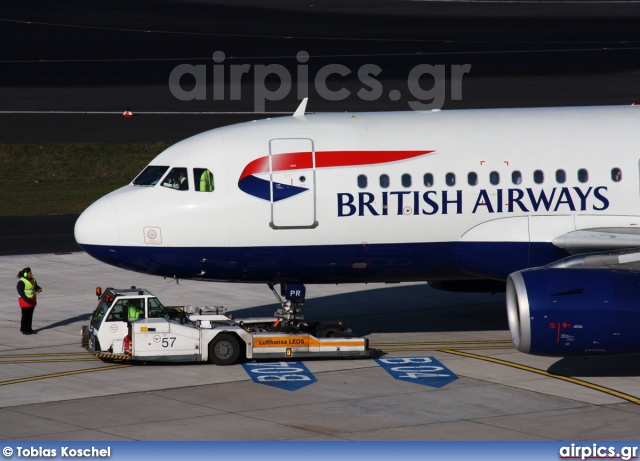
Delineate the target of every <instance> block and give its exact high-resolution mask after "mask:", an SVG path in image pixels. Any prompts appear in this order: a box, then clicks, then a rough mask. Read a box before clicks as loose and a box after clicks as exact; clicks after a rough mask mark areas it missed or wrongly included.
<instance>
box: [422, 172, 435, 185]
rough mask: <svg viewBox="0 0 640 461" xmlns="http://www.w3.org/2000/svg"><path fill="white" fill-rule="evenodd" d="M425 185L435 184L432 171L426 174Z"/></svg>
mask: <svg viewBox="0 0 640 461" xmlns="http://www.w3.org/2000/svg"><path fill="white" fill-rule="evenodd" d="M424 185H425V186H427V187H431V186H433V175H432V174H431V173H425V174H424Z"/></svg>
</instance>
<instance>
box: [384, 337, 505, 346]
mask: <svg viewBox="0 0 640 461" xmlns="http://www.w3.org/2000/svg"><path fill="white" fill-rule="evenodd" d="M511 343H512V342H511V340H510V339H489V340H486V341H414V342H406V343H378V344H372V346H376V347H382V346H436V345H442V344H447V345H449V344H452V345H465V344H511Z"/></svg>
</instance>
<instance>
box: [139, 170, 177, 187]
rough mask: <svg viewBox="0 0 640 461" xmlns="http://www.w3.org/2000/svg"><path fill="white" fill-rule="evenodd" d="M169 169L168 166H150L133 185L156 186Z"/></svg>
mask: <svg viewBox="0 0 640 461" xmlns="http://www.w3.org/2000/svg"><path fill="white" fill-rule="evenodd" d="M168 169H169V167H168V166H158V165H149V166H148V167H146V168H145V169H144V170H143V171H142V173H140V174H139V175H138V176H137V177H136V179H134V180H133V184H134V185H136V186H155V185H156V184H158V181H160V178H162V175H163V174H165V172H166V171H167V170H168Z"/></svg>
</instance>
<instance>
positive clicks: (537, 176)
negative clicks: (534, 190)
mask: <svg viewBox="0 0 640 461" xmlns="http://www.w3.org/2000/svg"><path fill="white" fill-rule="evenodd" d="M533 182H535V183H536V184H542V183H543V182H544V172H543V171H542V170H536V171H534V172H533Z"/></svg>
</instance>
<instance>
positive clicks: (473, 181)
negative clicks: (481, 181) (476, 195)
mask: <svg viewBox="0 0 640 461" xmlns="http://www.w3.org/2000/svg"><path fill="white" fill-rule="evenodd" d="M467 181H468V182H469V185H470V186H477V185H478V174H477V173H474V172H473V171H472V172H471V173H469V174H468V175H467Z"/></svg>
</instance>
